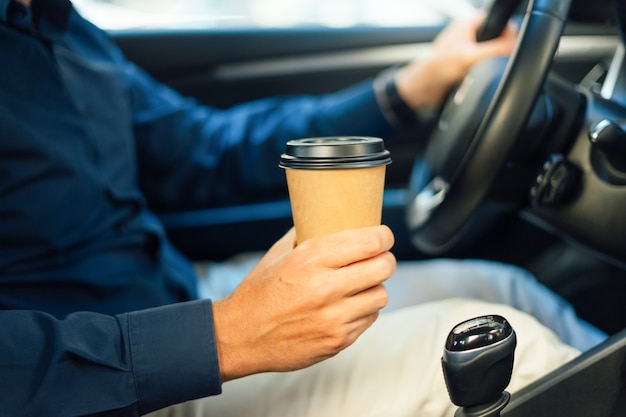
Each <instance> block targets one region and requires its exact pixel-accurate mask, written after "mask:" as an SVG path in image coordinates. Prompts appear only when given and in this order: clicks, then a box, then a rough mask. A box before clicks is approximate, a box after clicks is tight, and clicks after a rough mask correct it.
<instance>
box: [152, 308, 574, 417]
mask: <svg viewBox="0 0 626 417" xmlns="http://www.w3.org/2000/svg"><path fill="white" fill-rule="evenodd" d="M483 314H500V315H502V316H504V317H505V318H507V319H508V320H509V322H510V323H511V325H512V326H513V328H514V329H515V331H516V333H517V340H518V344H517V349H516V353H515V365H514V370H513V376H512V379H511V383H510V385H509V387H508V389H507V390H508V391H509V392H511V393H513V394H514V393H515V391H517V390H519V389H520V388H521V387H523V386H525V385H527V384H528V383H530V382H532V381H534V380H536V379H537V378H539V377H541V376H542V375H545V374H546V373H548V372H550V371H551V370H553V369H555V368H556V367H558V366H559V365H561V364H563V363H565V362H567V361H568V360H570V359H572V358H574V357H576V356H577V355H578V354H579V353H578V351H576V350H575V349H573V348H571V347H569V346H567V345H565V344H563V343H561V342H560V341H559V340H558V338H557V337H556V336H555V334H554V333H553V332H552V331H551V330H548V329H547V328H546V327H544V326H543V325H541V324H539V323H538V322H537V321H536V320H535V319H534V318H533V317H532V316H529V315H527V314H526V313H522V312H520V311H518V310H515V309H513V308H511V307H508V306H505V305H501V304H489V303H486V302H483V301H477V300H469V299H459V298H455V299H447V300H443V301H435V302H429V303H426V304H422V305H418V306H414V307H407V308H403V309H400V310H397V311H394V312H390V313H387V314H384V315H381V316H380V318H379V319H378V321H377V322H376V323H375V324H374V325H373V326H372V327H371V328H370V329H368V330H367V331H366V332H365V333H364V334H363V335H362V336H361V337H360V338H359V339H358V340H357V341H356V342H355V343H354V344H353V345H352V346H350V347H349V348H347V349H346V350H344V351H343V352H341V353H340V354H339V355H337V356H335V357H334V358H331V359H329V360H327V361H325V362H322V363H319V364H317V365H314V366H312V367H310V368H307V369H303V370H300V371H296V372H290V373H267V374H259V375H253V376H249V377H246V378H242V379H239V380H235V381H230V382H227V383H225V384H224V385H223V393H222V394H221V395H219V396H215V397H209V398H205V399H201V400H197V401H191V402H188V403H185V404H179V405H176V406H173V407H169V408H167V409H164V410H161V411H158V412H155V413H153V414H151V416H152V417H157V416H158V417H165V416H169V417H231V416H232V417H234V416H237V417H261V416H267V417H269V416H272V417H301V416H310V417H351V416H355V417H356V416H358V417H418V416H419V417H427V416H437V417H439V416H449V417H452V416H453V415H454V411H455V410H456V406H454V405H453V404H451V402H450V400H449V397H448V393H447V390H446V387H445V384H444V380H443V374H442V371H441V355H442V351H443V346H444V342H445V339H446V336H447V334H448V332H449V331H450V330H451V329H452V327H454V326H455V325H456V324H458V323H460V322H462V321H464V320H466V319H469V318H472V317H476V316H479V315H483Z"/></svg>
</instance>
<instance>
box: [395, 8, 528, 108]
mask: <svg viewBox="0 0 626 417" xmlns="http://www.w3.org/2000/svg"><path fill="white" fill-rule="evenodd" d="M483 20H484V14H482V13H479V14H478V15H476V16H475V17H473V18H470V19H466V20H458V21H454V22H452V23H451V24H450V25H449V26H447V27H446V28H445V29H444V30H443V32H441V33H440V34H439V36H437V38H436V39H435V41H434V42H433V50H432V54H431V55H430V56H429V57H428V58H426V59H420V60H415V61H413V62H412V63H410V64H409V65H407V66H405V67H404V68H402V69H400V70H399V71H398V73H397V74H396V85H397V88H398V93H399V94H400V96H401V97H402V99H403V100H404V101H405V102H406V103H407V104H408V105H409V106H410V107H412V108H414V109H416V110H417V109H418V108H420V107H424V106H429V107H439V106H440V105H441V104H442V103H443V100H444V99H445V97H446V95H447V94H448V92H449V91H450V89H451V88H452V87H453V86H454V85H455V84H457V83H459V82H460V81H461V80H462V79H463V77H465V75H466V74H467V73H468V72H469V70H470V68H471V67H472V66H473V65H474V64H476V63H477V62H479V61H480V60H483V59H485V58H491V57H495V56H507V55H510V54H511V52H512V51H513V49H514V47H515V44H516V41H517V33H516V30H515V28H514V27H513V26H512V25H509V26H507V27H506V28H505V29H504V31H503V33H502V34H501V35H500V36H499V37H497V38H495V39H491V40H488V41H484V42H477V41H476V33H477V31H478V28H479V27H480V25H481V24H482V22H483Z"/></svg>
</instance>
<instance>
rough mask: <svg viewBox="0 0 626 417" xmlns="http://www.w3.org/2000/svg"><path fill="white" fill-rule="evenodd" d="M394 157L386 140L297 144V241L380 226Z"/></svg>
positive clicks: (292, 145) (293, 183) (290, 158)
mask: <svg viewBox="0 0 626 417" xmlns="http://www.w3.org/2000/svg"><path fill="white" fill-rule="evenodd" d="M390 163H391V158H390V155H389V151H387V150H385V144H384V142H383V140H382V139H380V138H373V137H359V136H348V137H320V138H307V139H298V140H291V141H289V142H287V147H286V151H285V153H284V154H283V155H281V158H280V164H279V166H280V167H281V168H284V169H285V174H286V176H287V185H288V188H289V199H290V201H291V210H292V215H293V221H294V226H295V229H296V240H297V242H298V243H301V242H303V241H305V240H307V239H309V238H311V237H315V236H321V235H326V234H330V233H334V232H338V231H341V230H344V229H351V228H358V227H366V226H374V225H379V224H380V222H381V217H382V205H383V204H382V202H383V191H384V187H385V171H386V166H387V165H388V164H390Z"/></svg>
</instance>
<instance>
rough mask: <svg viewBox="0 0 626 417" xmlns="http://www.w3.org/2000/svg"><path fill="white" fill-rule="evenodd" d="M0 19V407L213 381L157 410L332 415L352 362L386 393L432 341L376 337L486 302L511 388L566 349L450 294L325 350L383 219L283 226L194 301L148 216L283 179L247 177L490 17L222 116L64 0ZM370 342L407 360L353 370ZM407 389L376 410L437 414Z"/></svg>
mask: <svg viewBox="0 0 626 417" xmlns="http://www.w3.org/2000/svg"><path fill="white" fill-rule="evenodd" d="M0 21H1V23H2V24H1V25H0V49H1V50H2V56H3V57H4V59H3V65H2V69H1V70H0V71H2V74H1V76H0V106H1V111H0V158H1V159H2V165H1V166H2V171H0V172H1V173H2V174H1V175H0V178H1V180H0V195H2V204H1V207H0V210H1V211H0V242H1V243H0V245H1V247H2V250H1V252H0V286H1V287H0V305H1V306H2V308H3V309H5V310H7V311H3V312H2V313H0V322H1V323H2V326H0V333H2V335H1V336H2V337H0V340H2V343H3V346H2V349H3V354H2V355H1V358H0V373H1V375H2V377H3V378H2V380H3V381H5V382H4V383H3V384H4V385H3V395H2V397H1V399H0V402H1V403H0V410H2V411H3V412H7V413H8V415H26V416H31V415H32V416H41V415H46V416H54V415H59V416H73V415H93V414H97V415H123V416H126V415H129V416H134V415H140V414H145V413H147V412H151V411H154V410H158V409H163V408H165V407H168V406H170V405H172V404H176V403H181V402H184V401H187V400H192V399H196V398H200V397H206V396H211V395H216V394H219V393H220V392H221V390H222V383H225V382H226V381H231V380H232V382H229V383H228V384H229V385H228V386H229V392H230V393H233V394H231V395H221V396H216V397H212V398H208V399H206V400H198V401H193V402H189V403H187V404H184V405H183V406H178V407H173V408H172V407H170V408H165V409H164V410H163V411H162V412H163V413H170V412H171V413H176V412H180V413H185V414H187V415H189V414H190V413H191V411H190V410H191V409H189V408H188V407H191V408H193V410H194V411H193V412H194V413H196V414H195V415H203V416H204V415H207V416H208V415H224V414H226V415H227V414H228V413H231V414H233V415H250V414H251V413H257V411H256V410H260V409H261V408H260V407H261V404H262V402H263V401H264V399H265V400H267V399H269V398H271V396H272V395H276V394H279V393H280V394H281V395H283V397H280V398H277V399H276V401H275V402H272V403H271V404H270V403H268V404H266V406H267V407H265V406H263V410H264V411H262V412H261V411H259V413H263V414H267V415H272V414H273V415H294V414H301V413H305V410H307V411H306V413H308V414H311V415H319V414H329V413H331V412H335V413H338V414H341V415H354V414H356V413H360V411H358V408H359V407H362V406H363V405H368V404H370V405H372V407H374V404H372V403H371V402H370V401H364V400H363V395H364V394H367V393H368V392H369V393H371V391H367V390H368V389H371V387H370V388H366V387H367V385H366V384H364V383H363V381H362V378H361V377H360V376H359V375H362V376H368V377H370V376H371V378H370V379H372V380H377V381H381V382H380V383H379V384H378V386H377V387H376V388H375V392H376V394H377V395H376V399H377V401H383V404H387V403H388V402H387V401H384V400H385V399H389V398H395V397H396V396H397V394H398V392H399V391H398V390H397V389H396V387H395V386H391V385H390V384H389V383H390V381H394V382H396V383H397V384H398V385H401V386H402V387H403V388H404V389H407V388H411V387H412V385H411V383H412V382H415V381H416V380H431V376H432V379H433V380H434V379H436V378H438V376H437V375H438V374H439V372H435V369H434V368H432V366H433V363H435V362H437V360H436V358H435V357H433V354H432V352H438V350H439V346H440V345H441V343H442V342H441V341H440V340H442V339H440V337H439V336H441V335H437V334H432V333H431V336H432V337H427V338H426V339H422V338H420V339H419V340H404V341H400V340H399V339H398V338H400V337H401V336H402V335H406V334H420V333H419V330H420V329H422V328H424V327H422V326H426V327H425V328H428V329H431V327H429V326H432V324H433V323H437V324H438V325H437V326H436V327H437V329H438V331H439V332H442V331H443V332H447V331H448V330H449V328H450V327H451V326H452V325H454V324H456V323H455V321H460V319H465V318H468V317H467V315H469V314H482V312H497V311H502V312H505V313H506V314H507V315H508V316H509V318H510V320H511V321H512V323H513V324H514V326H515V327H516V329H517V330H518V333H520V336H519V340H520V344H519V345H520V352H521V357H522V358H523V357H524V356H525V354H531V355H533V356H540V357H541V358H542V359H543V360H544V362H540V361H536V360H533V361H518V363H519V366H518V370H517V371H516V372H515V374H514V379H513V382H512V387H514V388H517V387H519V386H521V385H523V384H525V383H528V382H529V381H531V380H533V379H535V378H537V377H539V376H540V375H542V374H543V373H545V372H547V370H549V369H551V368H552V367H555V366H558V364H560V363H563V362H564V361H567V360H569V359H570V358H572V357H573V356H575V355H576V354H577V351H576V350H574V349H572V348H570V347H568V346H566V345H564V344H562V343H560V342H559V341H558V340H557V338H556V337H555V336H554V334H552V333H551V332H550V331H548V330H547V329H545V328H544V327H542V326H540V325H539V324H538V323H537V322H536V321H534V320H533V319H532V318H531V317H529V316H527V315H524V314H522V313H520V312H517V311H515V310H513V309H510V308H508V307H505V306H498V305H492V304H484V303H479V302H470V301H467V300H457V301H456V302H454V303H452V304H451V303H450V301H445V302H442V303H441V304H435V305H434V306H432V305H430V304H425V305H424V306H421V307H416V308H414V309H408V310H401V311H399V312H398V313H397V314H396V313H390V314H389V315H385V317H384V318H383V319H382V320H381V321H380V322H379V323H377V326H374V327H372V329H370V330H372V331H371V332H368V333H366V335H369V334H370V333H371V335H372V337H374V338H375V339H374V341H377V342H373V341H370V342H369V343H368V342H367V341H368V340H369V339H364V340H365V341H366V342H364V343H365V344H360V345H359V344H356V345H354V346H353V348H354V349H352V348H351V349H346V347H348V346H350V345H352V344H353V343H354V341H355V340H356V339H357V338H358V337H359V336H360V335H361V334H363V332H365V330H366V329H368V328H369V327H370V326H371V325H372V323H374V321H375V320H376V319H377V318H378V313H379V311H380V310H381V309H382V308H383V307H384V306H385V305H386V304H387V300H388V295H387V291H386V289H385V287H384V286H383V284H384V283H385V282H386V281H387V279H388V278H389V277H390V276H391V275H393V273H394V270H395V268H396V262H395V259H394V257H393V255H392V254H391V253H390V249H391V247H392V245H393V234H392V233H391V231H390V230H389V229H388V228H387V227H385V226H378V227H371V228H364V229H359V230H350V231H345V232H341V233H337V234H334V235H331V236H327V237H322V238H315V239H311V240H309V241H307V242H305V243H303V244H300V245H298V246H297V247H296V246H295V243H294V236H293V231H290V232H288V233H287V234H286V235H285V236H284V237H283V238H282V239H281V240H280V241H279V242H277V243H276V244H275V245H274V246H273V247H272V248H271V249H270V250H269V251H268V252H267V254H266V255H265V256H264V257H263V259H262V260H261V261H260V262H259V263H258V264H257V265H256V266H255V267H254V268H253V270H252V271H251V272H250V273H249V274H248V275H247V277H246V279H245V280H244V281H243V282H242V283H241V284H240V285H239V286H238V287H237V289H236V290H235V291H234V292H232V293H231V294H229V295H227V296H226V297H224V298H222V299H219V300H216V301H215V303H212V302H211V301H210V300H207V299H204V300H196V299H197V283H196V276H195V275H194V273H193V269H192V266H191V264H190V263H189V262H188V261H187V260H186V259H184V258H183V257H182V256H181V255H180V254H179V253H177V252H176V250H175V249H174V248H173V247H172V246H171V244H170V243H169V242H168V241H167V239H166V237H165V233H164V230H163V228H162V226H161V224H160V223H159V222H158V220H157V219H156V217H155V216H154V215H153V214H152V212H151V211H150V210H149V209H148V207H150V208H153V209H154V208H158V209H168V210H169V209H175V208H177V207H185V208H190V207H191V208H193V207H202V206H203V205H207V204H215V203H228V202H231V201H235V200H236V199H237V198H238V197H237V195H238V194H246V193H250V192H252V190H255V192H256V190H261V191H262V190H264V189H272V188H275V187H284V183H283V181H284V179H283V177H282V173H280V172H278V173H277V174H276V175H275V176H268V175H263V176H259V175H256V173H257V172H266V169H265V167H266V166H268V164H270V165H271V166H275V164H276V155H279V154H280V153H281V152H282V151H283V147H284V143H285V141H286V140H287V139H291V138H293V137H305V136H321V135H329V134H333V135H335V134H336V135H339V134H360V133H366V134H370V135H379V134H380V135H382V134H383V133H384V132H385V131H387V130H388V129H390V128H391V124H390V121H389V120H388V119H387V118H385V115H387V117H390V118H391V119H393V117H394V115H395V116H397V114H396V113H394V111H395V110H397V107H394V108H385V107H384V102H385V98H387V99H388V98H389V97H385V96H384V94H388V93H390V92H391V93H393V87H396V88H397V92H398V94H399V96H400V97H402V98H403V101H404V104H403V103H402V102H400V106H406V107H407V108H408V106H412V107H413V108H416V107H419V106H422V105H436V104H438V103H439V102H440V101H441V100H442V99H443V97H444V95H445V93H446V92H447V89H448V88H449V86H450V85H451V84H452V83H454V82H456V81H457V80H458V79H459V78H460V77H462V76H463V74H464V73H465V72H466V71H467V69H468V68H469V67H470V66H471V65H472V63H473V62H476V61H477V60H479V59H482V58H484V57H488V56H493V55H497V54H505V53H509V52H510V51H511V49H512V47H513V39H514V35H513V34H512V33H511V32H507V34H505V35H504V36H503V37H501V38H500V39H498V40H496V41H493V42H486V43H484V44H476V42H468V43H461V45H460V46H459V47H458V49H450V46H452V45H457V44H458V43H459V42H458V41H457V38H458V37H467V35H468V34H469V33H473V32H472V31H475V29H476V26H477V22H478V21H473V22H466V23H463V24H459V25H457V26H452V27H451V28H450V29H449V30H448V31H446V32H445V33H444V34H443V35H442V36H441V37H440V38H439V40H438V44H437V45H438V46H437V49H436V51H438V52H437V53H436V54H434V55H433V57H432V58H431V59H430V60H428V61H426V63H417V62H416V63H414V64H412V65H410V66H407V67H405V68H403V69H402V70H400V72H399V73H398V74H397V75H396V76H395V77H394V78H391V79H390V80H387V81H386V82H392V83H395V84H391V85H390V84H385V88H383V89H376V88H374V86H373V84H372V82H366V83H363V84H361V85H358V86H354V87H352V88H350V89H347V90H344V91H341V92H338V93H336V94H332V95H327V96H323V97H297V98H272V99H267V100H261V101H258V102H254V103H249V104H246V105H242V106H238V107H235V108H233V109H229V110H225V111H222V110H216V109H211V108H207V107H203V106H198V105H197V104H196V103H195V102H193V101H192V100H189V99H186V98H183V97H180V96H179V95H178V94H176V93H175V92H173V91H171V90H170V89H168V88H167V87H165V86H163V85H160V84H158V83H157V82H155V81H154V80H152V79H151V78H150V77H149V76H148V75H147V74H145V73H144V72H143V71H141V70H140V69H139V68H137V67H135V66H134V65H132V64H131V63H130V62H128V61H127V60H125V58H124V57H123V56H122V54H121V52H120V51H119V50H118V49H117V48H116V47H115V46H114V45H113V44H112V43H111V42H110V40H109V39H108V38H107V37H106V35H105V34H104V33H103V32H101V31H99V30H98V29H96V28H95V27H93V26H92V25H91V24H89V23H88V22H86V21H84V20H83V19H82V18H81V17H80V16H79V15H78V14H77V13H76V12H75V11H74V10H73V8H72V5H71V3H70V2H69V1H67V0H47V1H46V0H33V1H32V4H31V2H29V1H26V0H22V1H20V2H18V1H10V0H2V1H0ZM446 39H449V41H448V42H446ZM450 39H451V40H454V42H451V41H450ZM442 68H446V69H447V70H446V71H442V70H441V69H442ZM389 87H391V90H390V89H389ZM381 95H382V96H381ZM379 103H380V104H379ZM296 110H297V111H296ZM405 110H406V108H405ZM404 114H406V112H405V113H404ZM357 116H358V117H357ZM355 120H359V121H360V123H359V124H358V125H355V123H354V121H355ZM396 121H397V120H396ZM217 177H219V178H220V180H219V181H216V178H217ZM35 310H38V311H39V312H37V311H35ZM453 311H456V313H455V314H452V312H453ZM46 313H50V314H51V315H48V314H46ZM68 314H69V315H68ZM66 315H67V316H66ZM511 317H513V318H511ZM398 323H401V324H402V326H403V328H404V329H403V330H402V331H400V332H399V331H398V327H397V324H398ZM407 323H412V326H413V328H411V327H406V325H407ZM428 323H430V325H429V324H428ZM411 330H413V331H411ZM535 338H537V339H539V340H535ZM396 340H398V342H397V343H396ZM373 343H378V346H379V347H380V348H379V349H373V348H372V346H373ZM359 346H360V347H359ZM396 347H399V348H400V350H399V351H395V350H388V349H389V348H394V349H395V348H396ZM344 349H345V350H344ZM424 349H427V350H429V351H430V352H431V354H430V355H427V354H424V355H422V350H424ZM342 351H343V352H342ZM339 352H342V355H337V354H338V353H339ZM529 352H530V353H529ZM391 353H393V354H392V355H390V354H391ZM373 355H374V356H373ZM383 356H385V357H388V358H396V357H397V358H401V359H402V360H409V358H412V360H413V361H414V362H413V366H411V367H406V368H404V367H402V366H401V368H402V369H410V370H413V371H415V370H416V371H417V372H418V373H419V375H415V374H414V373H413V372H409V373H406V372H405V373H404V374H403V373H402V372H400V370H399V369H397V368H393V369H391V368H389V369H387V366H386V363H380V364H379V365H380V366H374V365H376V364H377V362H378V360H379V359H377V358H382V357H383ZM328 358H332V359H330V360H326V359H328ZM319 362H323V363H322V364H319V366H318V365H316V364H318V363H319ZM544 365H545V366H544ZM287 371H293V372H288V373H285V374H282V372H287ZM383 371H386V372H383ZM274 372H281V374H276V373H274ZM362 372H364V373H362ZM310 373H313V375H311V374H310ZM253 374H254V375H255V377H250V375H253ZM338 375H343V376H344V377H346V378H351V382H350V381H343V382H342V381H341V380H339V379H337V378H336V377H337V376H338ZM256 377H258V378H256ZM9 381H10V382H9ZM278 384H286V386H285V387H284V388H285V389H284V390H281V389H279V387H278ZM320 384H321V385H323V386H325V387H326V388H327V389H329V390H330V392H332V393H333V395H339V398H338V400H337V402H333V403H327V406H329V405H331V406H332V411H331V410H326V409H325V408H323V406H322V405H321V404H317V403H318V402H319V401H320V400H322V402H323V399H324V398H327V396H326V395H325V394H324V395H322V396H321V397H320V396H317V395H315V393H314V391H315V389H314V388H315V387H319V386H320ZM381 384H382V386H381ZM383 386H387V389H383ZM362 389H366V391H362ZM290 390H296V391H297V393H298V395H297V396H296V397H293V396H291V395H289V394H290V393H293V392H294V391H290ZM347 391H353V392H354V393H355V394H353V395H352V396H351V395H349V393H348V392H347ZM366 398H369V399H374V397H373V396H372V395H367V396H366ZM408 399H409V400H410V401H409V402H408V403H404V402H403V403H402V404H398V405H397V408H398V415H407V414H409V413H413V412H414V411H416V410H425V409H428V407H429V405H428V404H427V403H428V402H429V401H430V402H433V403H436V404H437V406H436V407H435V408H432V407H433V405H432V404H431V405H430V407H431V409H432V410H434V411H433V413H434V414H437V415H438V413H440V412H441V409H442V408H443V409H450V408H451V407H452V406H451V405H450V404H449V402H448V400H447V398H446V395H445V387H443V386H442V384H434V385H433V391H432V392H423V393H421V394H420V395H417V396H416V397H414V398H408ZM379 406H380V405H378V407H379ZM242 407H243V408H242ZM372 410H373V408H372Z"/></svg>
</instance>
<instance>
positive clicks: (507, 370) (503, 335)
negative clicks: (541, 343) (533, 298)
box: [441, 315, 517, 408]
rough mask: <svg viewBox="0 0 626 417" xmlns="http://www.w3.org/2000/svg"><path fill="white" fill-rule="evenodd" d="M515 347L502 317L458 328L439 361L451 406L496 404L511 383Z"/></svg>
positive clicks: (509, 329) (514, 340)
mask: <svg viewBox="0 0 626 417" xmlns="http://www.w3.org/2000/svg"><path fill="white" fill-rule="evenodd" d="M516 343H517V341H516V336H515V331H514V330H513V328H512V327H511V325H510V324H509V322H508V321H507V320H506V319H505V318H504V317H502V316H497V315H488V316H481V317H476V318H473V319H470V320H467V321H464V322H462V323H459V324H457V325H456V326H455V327H454V328H453V329H452V331H451V332H450V333H449V335H448V337H447V339H446V344H445V349H444V352H443V357H442V359H441V361H442V365H443V374H444V379H445V381H446V386H447V388H448V392H449V394H450V399H451V400H452V402H453V403H454V404H456V405H458V406H460V407H464V408H469V407H476V406H479V405H483V404H486V405H489V404H493V403H497V402H498V401H499V400H500V399H501V397H502V396H503V392H504V390H505V388H506V386H507V385H508V384H509V382H510V380H511V373H512V371H513V357H514V353H515V346H516ZM507 401H508V393H507ZM504 405H506V402H505V404H504Z"/></svg>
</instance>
